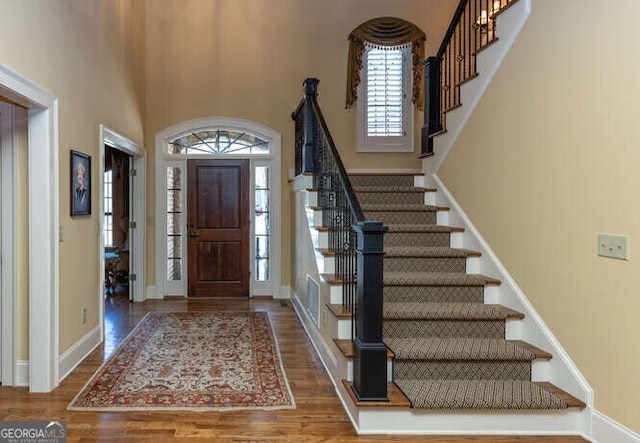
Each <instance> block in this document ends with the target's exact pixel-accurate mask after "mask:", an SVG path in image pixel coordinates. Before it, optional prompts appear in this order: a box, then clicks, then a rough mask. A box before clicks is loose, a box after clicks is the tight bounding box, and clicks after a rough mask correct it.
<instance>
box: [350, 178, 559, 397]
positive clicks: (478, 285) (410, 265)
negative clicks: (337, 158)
mask: <svg viewBox="0 0 640 443" xmlns="http://www.w3.org/2000/svg"><path fill="white" fill-rule="evenodd" d="M350 179H351V182H352V185H353V189H354V191H355V193H356V195H357V197H358V200H359V202H360V204H361V207H362V210H363V212H364V214H365V217H366V218H367V219H368V220H378V221H381V222H383V223H384V224H385V225H386V226H387V227H388V229H389V230H388V232H387V233H386V234H385V258H384V303H385V304H384V314H383V317H384V322H383V336H384V341H385V343H386V345H387V346H388V348H389V349H390V351H391V352H392V354H393V355H394V359H393V381H394V383H395V384H396V385H397V386H398V387H399V388H400V389H401V390H402V391H403V392H404V394H405V395H406V396H407V398H408V399H409V400H410V402H411V405H412V407H413V408H425V409H468V408H471V409H563V408H566V407H568V406H569V404H568V403H567V401H566V398H563V396H562V395H557V393H558V390H557V388H556V389H553V388H554V387H553V386H552V385H550V384H546V383H535V382H532V381H531V365H532V362H533V361H534V360H536V359H539V358H546V359H548V358H551V355H550V354H548V353H546V352H544V351H542V350H540V349H537V348H535V347H534V346H532V345H529V344H527V343H524V342H521V341H510V340H505V324H506V321H509V320H518V319H521V318H523V317H524V316H523V314H521V313H519V312H516V311H514V310H512V309H509V308H507V307H504V306H500V305H490V304H485V303H484V288H485V286H487V285H499V284H500V281H499V280H497V279H495V278H491V277H488V276H483V275H474V274H467V273H466V263H467V259H468V258H469V257H477V256H479V255H480V254H479V253H478V252H475V251H470V250H466V249H456V248H451V247H450V244H451V239H450V236H451V234H452V233H453V232H459V231H461V229H459V228H454V227H448V226H440V225H438V224H437V212H438V211H441V210H446V208H440V207H437V206H431V205H426V204H425V203H424V201H425V192H433V191H434V190H432V189H426V188H420V187H415V186H414V185H413V180H414V178H413V176H412V175H402V174H398V175H393V174H392V175H372V174H354V175H351V177H350ZM569 403H571V402H569Z"/></svg>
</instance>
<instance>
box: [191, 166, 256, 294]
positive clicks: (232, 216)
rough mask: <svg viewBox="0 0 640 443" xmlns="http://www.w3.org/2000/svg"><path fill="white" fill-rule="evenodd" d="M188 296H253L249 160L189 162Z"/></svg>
mask: <svg viewBox="0 0 640 443" xmlns="http://www.w3.org/2000/svg"><path fill="white" fill-rule="evenodd" d="M187 181H188V196H187V199H188V223H187V225H188V233H189V240H188V247H189V270H188V275H189V282H188V286H189V296H196V297H198V296H204V297H207V296H248V295H249V160H189V161H188V162H187Z"/></svg>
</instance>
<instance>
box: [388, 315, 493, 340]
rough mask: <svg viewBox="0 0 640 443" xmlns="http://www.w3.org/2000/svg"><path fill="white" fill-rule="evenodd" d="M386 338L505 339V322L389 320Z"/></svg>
mask: <svg viewBox="0 0 640 443" xmlns="http://www.w3.org/2000/svg"><path fill="white" fill-rule="evenodd" d="M382 329H383V335H384V337H394V338H411V337H438V338H451V337H470V338H504V330H505V322H504V320H501V321H494V320H478V321H474V320H388V319H385V320H384V323H383V328H382Z"/></svg>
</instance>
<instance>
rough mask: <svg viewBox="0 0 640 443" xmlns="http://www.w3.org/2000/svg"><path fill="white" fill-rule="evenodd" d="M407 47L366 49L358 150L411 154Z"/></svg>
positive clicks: (409, 80)
mask: <svg viewBox="0 0 640 443" xmlns="http://www.w3.org/2000/svg"><path fill="white" fill-rule="evenodd" d="M410 56H411V52H410V49H409V48H391V49H389V48H382V49H380V48H374V47H367V49H366V50H365V54H364V60H363V68H362V71H363V72H362V74H361V79H362V81H361V83H360V86H359V93H358V96H359V97H361V100H359V101H358V104H357V106H358V150H359V151H364V152H367V151H373V152H411V151H413V146H412V142H413V137H412V128H411V127H410V126H411V125H410V122H411V121H412V106H411V104H410V100H409V94H410V88H411V65H410V64H409V63H408V59H409V58H410Z"/></svg>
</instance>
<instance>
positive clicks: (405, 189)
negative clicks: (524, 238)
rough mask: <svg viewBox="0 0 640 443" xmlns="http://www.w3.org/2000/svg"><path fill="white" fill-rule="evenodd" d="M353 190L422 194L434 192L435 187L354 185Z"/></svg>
mask: <svg viewBox="0 0 640 443" xmlns="http://www.w3.org/2000/svg"><path fill="white" fill-rule="evenodd" d="M353 190H354V191H355V192H379V193H394V194H396V193H406V194H424V193H425V192H434V191H435V188H423V187H420V186H354V187H353Z"/></svg>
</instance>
